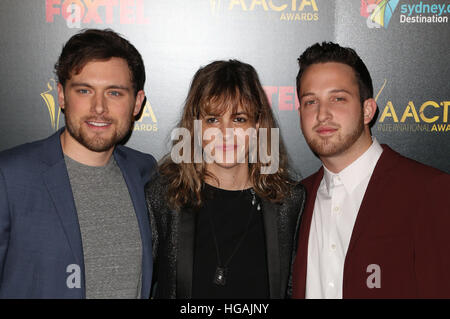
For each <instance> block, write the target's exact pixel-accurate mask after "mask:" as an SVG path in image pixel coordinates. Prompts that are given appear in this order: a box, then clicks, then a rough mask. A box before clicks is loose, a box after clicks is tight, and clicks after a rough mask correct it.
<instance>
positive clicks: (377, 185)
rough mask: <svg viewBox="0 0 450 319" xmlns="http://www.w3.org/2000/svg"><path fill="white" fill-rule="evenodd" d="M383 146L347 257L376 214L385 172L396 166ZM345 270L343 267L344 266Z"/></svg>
mask: <svg viewBox="0 0 450 319" xmlns="http://www.w3.org/2000/svg"><path fill="white" fill-rule="evenodd" d="M382 146H383V153H381V157H380V159H379V160H378V162H377V165H376V166H375V168H374V170H373V173H372V176H371V178H370V181H369V184H368V185H367V189H366V192H365V193H364V197H363V200H362V202H361V206H360V208H359V211H358V216H357V217H356V221H355V225H354V227H353V232H352V236H351V239H350V243H349V246H348V250H347V256H346V258H345V259H346V260H347V257H348V256H349V255H350V253H351V251H352V250H353V248H354V247H355V245H356V243H357V241H358V239H359V237H360V236H361V235H362V233H363V232H364V229H365V228H366V226H367V225H369V224H370V218H371V216H372V214H374V213H375V212H376V207H378V202H379V200H380V197H379V194H383V192H384V190H383V188H384V184H383V181H385V179H384V178H383V176H386V175H385V172H386V171H387V170H389V169H391V168H394V167H395V165H396V162H397V160H396V158H395V156H393V155H394V154H395V153H394V152H393V151H392V150H391V149H390V148H389V147H387V146H386V145H382ZM344 269H345V266H344Z"/></svg>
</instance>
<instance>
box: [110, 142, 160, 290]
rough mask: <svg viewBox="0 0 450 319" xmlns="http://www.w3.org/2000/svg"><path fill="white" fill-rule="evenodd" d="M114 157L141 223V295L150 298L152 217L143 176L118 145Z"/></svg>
mask: <svg viewBox="0 0 450 319" xmlns="http://www.w3.org/2000/svg"><path fill="white" fill-rule="evenodd" d="M113 155H114V159H115V160H116V163H117V165H118V166H119V168H120V170H121V171H122V175H123V178H124V180H125V183H126V184H127V187H128V192H129V193H130V197H131V201H132V202H133V207H134V211H135V213H136V218H137V220H138V224H139V231H140V234H141V242H142V290H141V297H142V298H148V297H149V295H150V289H151V281H152V277H151V276H152V269H153V262H152V250H151V234H150V219H149V216H148V211H147V206H146V201H145V195H144V185H143V181H142V177H141V175H140V173H139V170H138V169H137V168H136V166H134V165H132V163H129V162H128V161H127V156H126V153H125V152H124V151H123V150H121V149H119V147H116V149H115V150H114V153H113Z"/></svg>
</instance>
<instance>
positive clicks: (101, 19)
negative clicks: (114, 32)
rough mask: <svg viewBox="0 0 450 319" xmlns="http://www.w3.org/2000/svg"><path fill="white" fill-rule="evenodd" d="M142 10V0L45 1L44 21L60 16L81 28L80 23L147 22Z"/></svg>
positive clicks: (74, 26) (71, 24)
mask: <svg viewBox="0 0 450 319" xmlns="http://www.w3.org/2000/svg"><path fill="white" fill-rule="evenodd" d="M144 11H145V10H144V0H64V1H63V0H46V1H45V19H46V22H47V23H53V22H54V19H55V16H62V18H63V19H64V20H65V21H66V23H67V26H68V27H69V28H81V24H82V23H83V24H86V23H95V24H113V23H117V22H118V23H120V24H141V25H144V24H149V22H150V21H149V19H148V18H146V17H145V16H144ZM117 20H118V21H117Z"/></svg>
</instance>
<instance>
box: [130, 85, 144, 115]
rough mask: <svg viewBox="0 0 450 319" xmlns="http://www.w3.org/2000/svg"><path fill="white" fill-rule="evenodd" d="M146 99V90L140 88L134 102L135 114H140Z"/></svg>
mask: <svg viewBox="0 0 450 319" xmlns="http://www.w3.org/2000/svg"><path fill="white" fill-rule="evenodd" d="M144 100H145V92H144V91H143V90H140V91H139V92H137V94H136V102H135V104H134V109H133V116H136V115H138V114H139V112H140V111H141V109H142V108H143V107H144V105H142V104H143V103H144Z"/></svg>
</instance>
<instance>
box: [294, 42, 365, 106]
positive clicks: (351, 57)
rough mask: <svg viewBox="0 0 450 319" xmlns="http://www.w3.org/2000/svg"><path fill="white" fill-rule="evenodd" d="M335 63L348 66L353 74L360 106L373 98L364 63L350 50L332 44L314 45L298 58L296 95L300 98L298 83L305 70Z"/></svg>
mask: <svg viewBox="0 0 450 319" xmlns="http://www.w3.org/2000/svg"><path fill="white" fill-rule="evenodd" d="M326 62H337V63H343V64H346V65H348V66H349V67H351V68H352V69H353V71H354V72H355V77H356V80H357V81H358V87H359V98H360V102H361V105H363V103H364V101H365V100H367V99H370V98H372V97H373V85H372V78H371V77H370V73H369V70H368V69H367V67H366V65H365V64H364V62H363V61H362V60H361V58H360V57H359V56H358V54H357V53H356V51H355V50H353V49H352V48H346V47H342V46H340V45H339V44H337V43H333V42H322V43H321V44H320V43H316V44H314V45H312V46H310V47H309V48H307V49H306V50H305V51H304V52H303V53H302V55H300V57H299V58H298V64H299V66H300V70H299V71H298V74H297V93H298V96H300V81H301V79H302V76H303V74H304V73H305V71H306V69H307V68H308V67H310V66H311V65H313V64H318V63H326Z"/></svg>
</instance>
